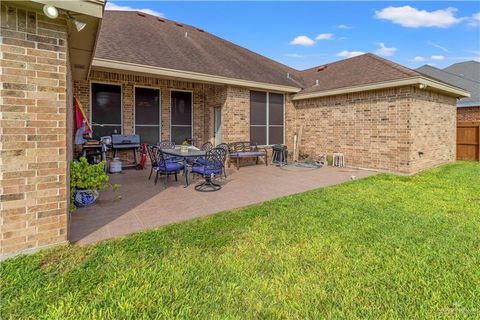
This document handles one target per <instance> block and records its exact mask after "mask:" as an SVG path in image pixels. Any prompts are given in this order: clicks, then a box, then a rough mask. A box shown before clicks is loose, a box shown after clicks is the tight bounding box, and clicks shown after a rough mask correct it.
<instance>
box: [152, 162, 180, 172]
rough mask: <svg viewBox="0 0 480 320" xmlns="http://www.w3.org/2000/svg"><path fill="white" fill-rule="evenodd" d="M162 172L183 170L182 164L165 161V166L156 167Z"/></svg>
mask: <svg viewBox="0 0 480 320" xmlns="http://www.w3.org/2000/svg"><path fill="white" fill-rule="evenodd" d="M158 168H159V170H160V171H163V172H173V171H179V170H183V164H181V163H178V162H166V163H165V166H161V167H158Z"/></svg>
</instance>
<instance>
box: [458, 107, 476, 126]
mask: <svg viewBox="0 0 480 320" xmlns="http://www.w3.org/2000/svg"><path fill="white" fill-rule="evenodd" d="M457 121H458V122H462V121H464V122H465V121H469V122H472V121H473V122H480V106H478V107H462V108H457Z"/></svg>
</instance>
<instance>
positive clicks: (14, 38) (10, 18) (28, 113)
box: [0, 5, 68, 257]
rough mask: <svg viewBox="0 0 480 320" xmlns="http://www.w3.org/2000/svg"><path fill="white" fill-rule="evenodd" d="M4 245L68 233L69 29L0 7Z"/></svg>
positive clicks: (60, 238)
mask: <svg viewBox="0 0 480 320" xmlns="http://www.w3.org/2000/svg"><path fill="white" fill-rule="evenodd" d="M0 39H1V40H0V41H1V59H0V63H1V91H0V108H1V109H0V110H1V114H0V121H1V122H0V124H1V125H0V142H1V144H0V165H1V170H0V181H1V184H0V194H1V196H0V200H1V201H0V210H1V219H0V229H1V230H0V244H1V245H0V247H1V248H0V252H1V255H2V256H3V257H5V256H8V255H10V254H12V253H16V252H21V251H24V250H34V249H36V248H39V247H43V246H47V245H51V244H55V243H61V242H65V241H66V240H67V234H66V230H67V210H68V209H67V197H68V188H67V183H66V181H67V179H66V178H67V177H66V174H67V147H66V139H67V132H66V120H67V118H66V114H67V112H66V110H67V109H66V98H67V97H66V86H67V84H66V74H67V58H66V56H67V28H66V22H65V20H62V19H60V18H59V19H56V20H50V19H48V18H46V17H45V16H43V15H42V14H40V13H35V12H29V11H28V12H27V11H25V10H23V9H20V8H16V7H11V6H9V7H6V6H4V5H2V6H1V38H0Z"/></svg>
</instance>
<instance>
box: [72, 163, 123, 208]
mask: <svg viewBox="0 0 480 320" xmlns="http://www.w3.org/2000/svg"><path fill="white" fill-rule="evenodd" d="M108 181H109V176H108V175H107V174H106V173H105V161H102V162H100V163H98V164H90V163H88V161H87V159H86V158H85V157H81V158H80V159H79V161H73V162H72V163H71V164H70V197H71V210H72V211H73V210H75V209H76V207H85V206H88V205H91V204H93V203H94V202H95V201H96V200H97V198H98V191H100V190H103V189H105V188H107V187H111V188H112V189H113V190H114V191H116V190H118V188H119V185H112V184H110V183H109V182H108Z"/></svg>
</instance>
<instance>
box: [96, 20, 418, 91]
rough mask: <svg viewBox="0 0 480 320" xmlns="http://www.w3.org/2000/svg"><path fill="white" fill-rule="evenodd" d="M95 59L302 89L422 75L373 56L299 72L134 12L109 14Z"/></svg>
mask: <svg viewBox="0 0 480 320" xmlns="http://www.w3.org/2000/svg"><path fill="white" fill-rule="evenodd" d="M95 58H104V59H109V60H116V61H122V62H129V63H136V64H141V65H147V66H154V67H163V68H168V69H175V70H183V71H191V72H197V73H203V74H209V75H216V76H223V77H228V78H233V79H241V80H248V81H255V82H262V83H268V84H276V85H284V86H291V87H297V88H301V89H302V91H300V93H312V92H321V91H325V90H331V89H338V88H346V87H352V86H358V85H365V84H373V83H378V82H384V81H391V80H399V79H405V78H409V77H415V76H420V75H421V74H420V73H418V72H417V71H414V70H411V69H409V68H406V67H404V66H401V65H399V64H396V63H394V62H391V61H389V60H385V59H383V58H380V57H378V56H375V55H373V54H364V55H361V56H357V57H354V58H350V59H345V60H341V61H337V62H333V63H329V64H326V65H323V66H320V67H315V68H311V69H307V70H303V71H299V70H296V69H293V68H290V67H288V66H286V65H283V64H281V63H278V62H276V61H274V60H272V59H269V58H267V57H264V56H262V55H259V54H257V53H255V52H252V51H250V50H248V49H245V48H242V47H240V46H238V45H236V44H233V43H231V42H229V41H226V40H224V39H222V38H219V37H217V36H215V35H213V34H210V33H208V32H205V31H204V30H201V29H198V28H196V27H193V26H189V25H186V24H183V23H178V22H175V21H171V20H167V19H164V18H158V17H155V16H152V15H149V14H144V13H139V12H133V11H106V12H105V15H104V18H103V21H102V27H101V30H100V35H99V38H98V41H97V47H96V52H95ZM317 80H318V85H316V81H317Z"/></svg>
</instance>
